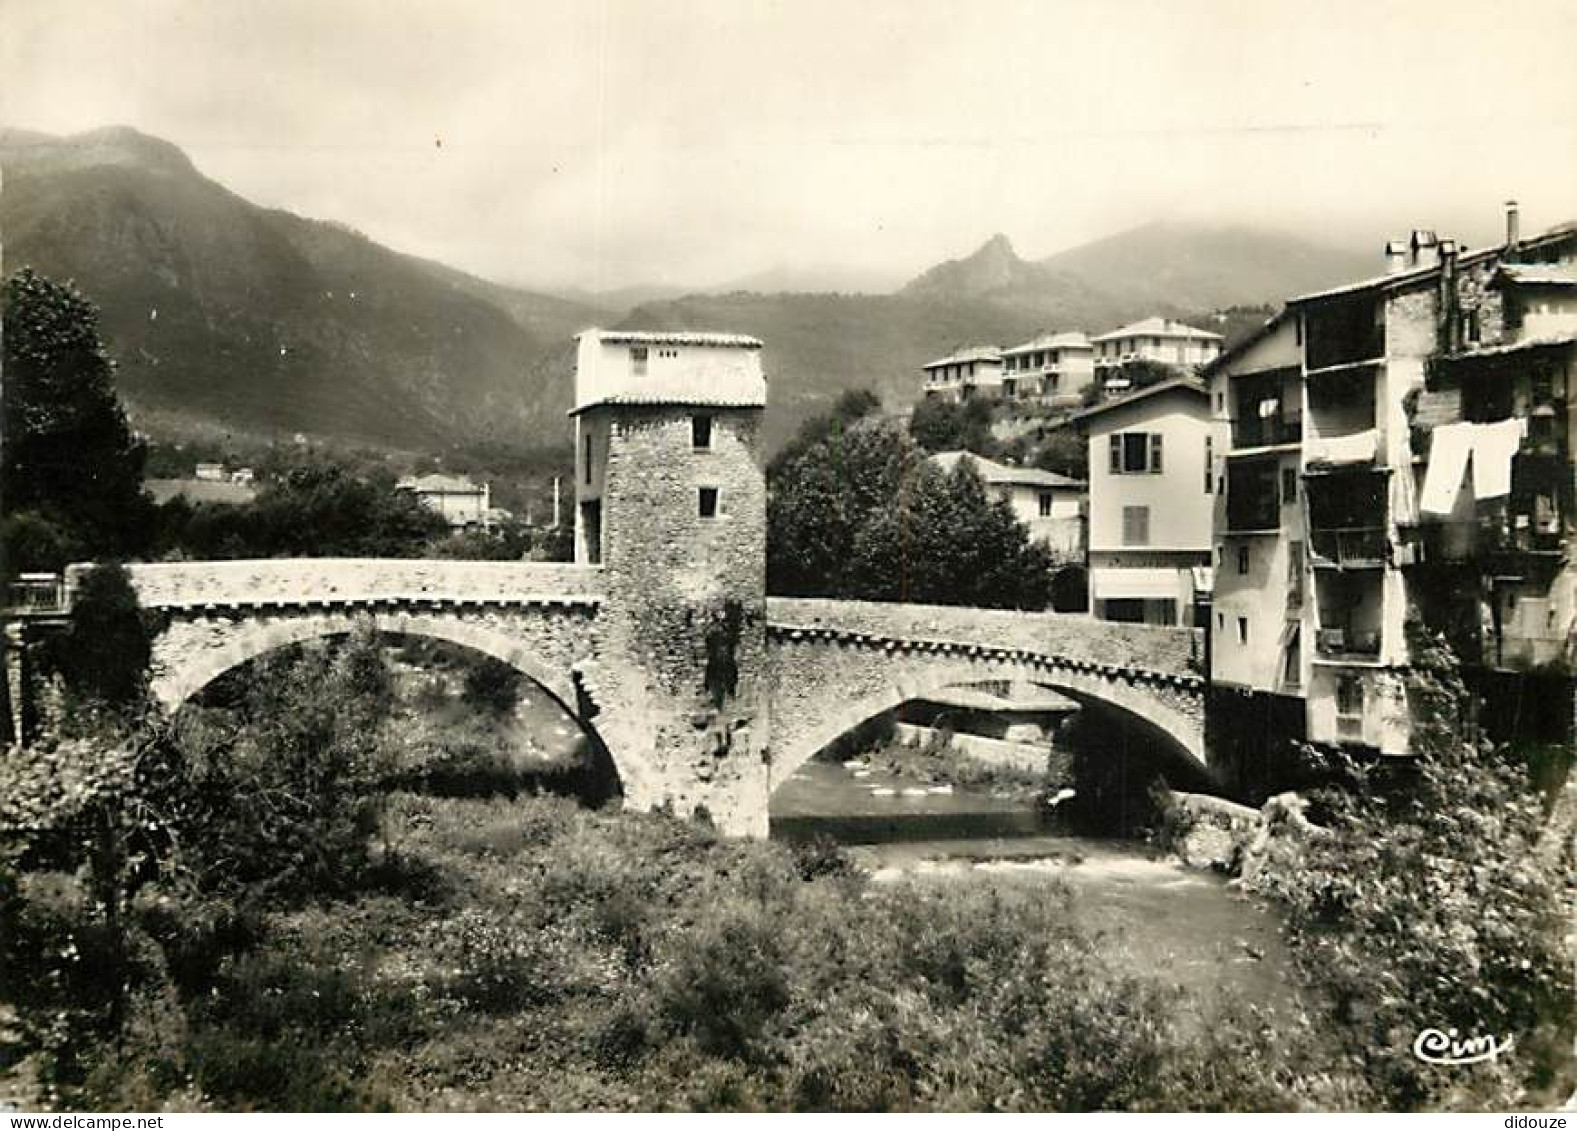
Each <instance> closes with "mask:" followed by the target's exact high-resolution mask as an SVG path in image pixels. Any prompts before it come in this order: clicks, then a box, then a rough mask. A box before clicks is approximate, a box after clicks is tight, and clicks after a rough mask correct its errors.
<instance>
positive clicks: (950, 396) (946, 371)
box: [921, 346, 1004, 404]
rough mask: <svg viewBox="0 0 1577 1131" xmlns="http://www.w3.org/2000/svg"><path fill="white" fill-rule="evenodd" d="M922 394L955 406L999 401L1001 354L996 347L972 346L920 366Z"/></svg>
mask: <svg viewBox="0 0 1577 1131" xmlns="http://www.w3.org/2000/svg"><path fill="white" fill-rule="evenodd" d="M921 369H922V371H923V373H924V378H923V383H922V391H923V392H924V394H925V395H926V396H927V397H936V398H940V399H942V400H948V401H952V402H953V403H955V404H956V403H958V402H960V401H968V400H975V399H977V398H983V399H987V400H999V399H1001V397H1002V396H1003V395H1004V389H1003V384H1002V376H1003V374H1002V351H1001V350H999V349H997V347H996V346H974V347H971V348H969V349H963V350H959V351H957V352H956V353H952V354H949V355H948V356H947V357H939V358H937V359H936V360H935V361H928V362H926V363H925V365H923V366H922V367H921Z"/></svg>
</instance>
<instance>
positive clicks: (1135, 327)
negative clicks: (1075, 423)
mask: <svg viewBox="0 0 1577 1131" xmlns="http://www.w3.org/2000/svg"><path fill="white" fill-rule="evenodd" d="M1222 341H1223V339H1222V337H1221V335H1220V334H1213V333H1211V332H1210V331H1209V330H1200V329H1197V328H1195V327H1193V326H1186V325H1184V324H1183V323H1181V322H1174V321H1173V320H1172V319H1170V318H1161V317H1159V316H1157V317H1152V318H1146V319H1143V320H1142V321H1139V322H1131V323H1129V324H1128V325H1127V326H1123V327H1122V328H1120V329H1117V330H1113V331H1112V332H1111V333H1109V334H1098V335H1096V336H1095V337H1093V338H1091V339H1090V343H1091V345H1093V346H1094V347H1095V375H1096V376H1097V377H1099V378H1101V379H1102V380H1103V381H1105V382H1106V386H1107V388H1108V389H1115V390H1118V391H1120V390H1121V389H1123V388H1125V387H1126V385H1125V384H1124V383H1123V382H1122V378H1121V377H1120V376H1119V375H1118V373H1117V371H1118V370H1120V369H1121V368H1122V366H1123V365H1124V364H1126V363H1127V362H1132V361H1155V362H1160V363H1161V364H1163V365H1171V366H1175V367H1176V368H1178V369H1181V370H1184V371H1185V372H1189V373H1192V372H1193V371H1195V370H1197V369H1199V368H1200V367H1201V366H1204V365H1208V364H1210V362H1212V361H1214V360H1215V359H1216V358H1218V357H1220V356H1221V345H1222Z"/></svg>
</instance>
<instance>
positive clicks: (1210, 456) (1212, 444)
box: [1205, 436, 1216, 495]
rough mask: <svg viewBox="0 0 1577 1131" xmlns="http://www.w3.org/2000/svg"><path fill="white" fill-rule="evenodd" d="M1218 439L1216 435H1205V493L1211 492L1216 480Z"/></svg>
mask: <svg viewBox="0 0 1577 1131" xmlns="http://www.w3.org/2000/svg"><path fill="white" fill-rule="evenodd" d="M1215 463H1216V440H1215V437H1214V436H1206V437H1205V494H1207V495H1208V494H1210V486H1211V484H1212V483H1213V482H1214V481H1215Z"/></svg>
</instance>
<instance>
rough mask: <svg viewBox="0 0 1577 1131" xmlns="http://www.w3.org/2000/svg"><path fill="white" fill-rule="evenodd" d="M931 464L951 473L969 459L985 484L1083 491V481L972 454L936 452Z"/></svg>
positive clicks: (1053, 472)
mask: <svg viewBox="0 0 1577 1131" xmlns="http://www.w3.org/2000/svg"><path fill="white" fill-rule="evenodd" d="M930 459H931V462H932V463H934V464H936V465H937V467H939V468H941V469H942V470H943V471H945V472H949V473H951V472H952V470H953V469H954V468H956V467H957V466H958V464H959V462H960V461H962V460H964V459H971V460H973V461H974V463H975V470H976V471H977V472H978V473H979V474H980V478H981V479H984V480H985V481H986V482H987V483H991V484H997V483H1011V484H1015V485H1018V486H1024V487H1061V488H1065V489H1069V490H1075V491H1082V490H1084V480H1082V479H1069V478H1068V477H1067V476H1066V475H1058V474H1057V473H1056V472H1055V471H1042V470H1041V469H1040V468H1038V467H1013V466H1011V465H1009V464H1005V463H998V462H997V461H996V460H994V459H987V458H986V457H985V456H978V455H976V454H975V453H974V452H967V451H956V452H937V453H936V454H935V455H933V456H931V457H930Z"/></svg>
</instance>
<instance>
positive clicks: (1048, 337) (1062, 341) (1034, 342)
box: [1002, 330, 1090, 354]
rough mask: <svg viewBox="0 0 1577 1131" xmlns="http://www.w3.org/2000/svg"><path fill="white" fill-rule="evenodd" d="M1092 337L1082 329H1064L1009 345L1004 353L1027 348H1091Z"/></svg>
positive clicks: (1017, 351) (1016, 351) (1020, 351)
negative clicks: (1087, 335)
mask: <svg viewBox="0 0 1577 1131" xmlns="http://www.w3.org/2000/svg"><path fill="white" fill-rule="evenodd" d="M1089 348H1090V339H1089V338H1087V337H1085V336H1084V331H1082V330H1064V331H1062V332H1061V333H1058V334H1040V335H1038V336H1037V337H1033V338H1031V339H1030V340H1029V341H1027V342H1024V343H1023V344H1022V345H1016V346H1008V347H1007V348H1006V349H1004V350H1003V351H1002V352H1003V354H1010V353H1023V352H1024V351H1025V350H1045V349H1053V350H1055V349H1089Z"/></svg>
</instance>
